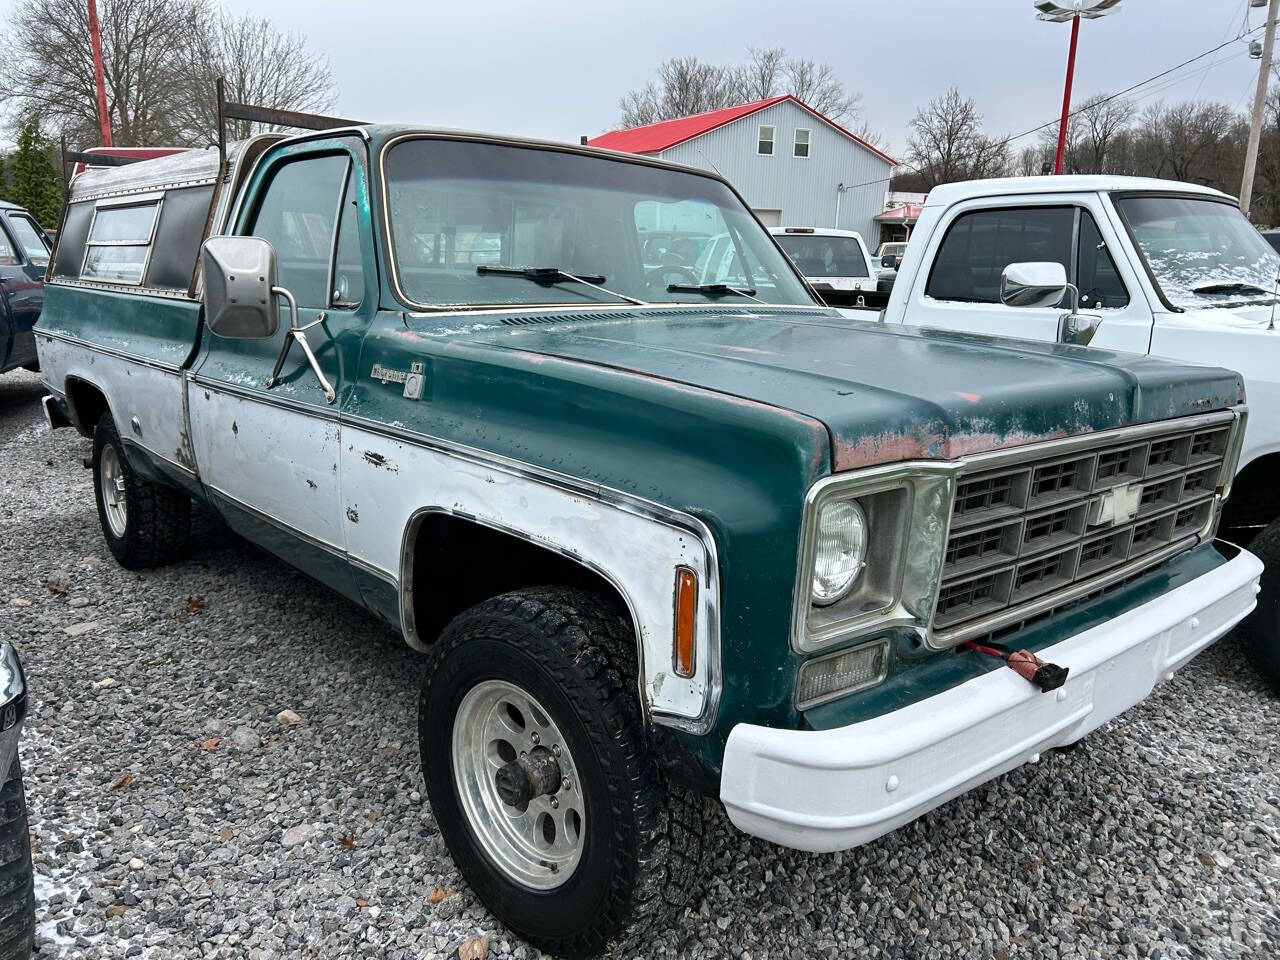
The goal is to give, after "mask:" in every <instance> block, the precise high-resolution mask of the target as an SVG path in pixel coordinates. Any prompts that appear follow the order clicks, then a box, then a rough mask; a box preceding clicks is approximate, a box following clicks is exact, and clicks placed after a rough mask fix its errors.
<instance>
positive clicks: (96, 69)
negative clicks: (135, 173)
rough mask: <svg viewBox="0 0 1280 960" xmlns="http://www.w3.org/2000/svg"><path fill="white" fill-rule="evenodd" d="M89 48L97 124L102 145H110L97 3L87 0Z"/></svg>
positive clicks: (109, 123)
mask: <svg viewBox="0 0 1280 960" xmlns="http://www.w3.org/2000/svg"><path fill="white" fill-rule="evenodd" d="M89 48H90V50H92V52H93V82H94V84H95V85H96V86H97V88H98V124H99V126H101V128H102V145H103V146H104V147H109V146H111V115H110V114H109V113H107V84H106V81H105V79H104V78H103V75H102V34H101V32H100V31H99V30H98V4H97V3H96V2H95V0H89Z"/></svg>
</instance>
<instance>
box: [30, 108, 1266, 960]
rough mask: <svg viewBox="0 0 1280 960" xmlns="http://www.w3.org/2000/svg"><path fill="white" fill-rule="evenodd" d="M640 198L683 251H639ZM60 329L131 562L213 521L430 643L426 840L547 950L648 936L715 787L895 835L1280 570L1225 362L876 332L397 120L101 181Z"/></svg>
mask: <svg viewBox="0 0 1280 960" xmlns="http://www.w3.org/2000/svg"><path fill="white" fill-rule="evenodd" d="M654 206H656V207H658V208H660V212H661V213H662V217H661V221H660V222H663V223H677V222H679V223H686V222H696V223H705V224H707V225H708V232H709V238H710V239H709V240H708V242H707V244H706V247H705V248H704V250H703V252H702V254H700V255H699V258H698V262H696V263H695V264H694V266H693V267H688V266H685V265H683V264H665V265H660V266H658V267H652V268H650V267H648V266H647V265H646V264H645V263H644V257H643V255H642V251H641V244H640V233H641V231H640V230H639V228H638V226H637V222H636V217H637V216H638V212H639V211H640V210H641V209H645V210H648V209H649V208H651V207H654ZM210 213H211V214H212V215H211V216H209V214H210ZM655 219H656V218H655ZM207 223H211V224H212V232H213V234H214V235H213V236H210V237H208V238H207V239H206V237H205V229H206V224H207ZM482 228H483V230H482ZM490 228H494V231H495V232H494V235H495V236H496V237H498V239H499V249H498V251H497V253H498V257H497V262H496V263H492V262H490V263H481V264H478V265H473V264H469V263H459V262H458V261H457V260H456V259H454V258H445V259H444V260H439V259H430V258H428V257H427V254H426V252H425V248H424V247H423V245H422V244H421V243H418V242H415V241H414V238H415V237H422V236H429V235H433V234H435V233H437V232H438V233H440V234H442V235H453V236H459V235H466V234H468V233H476V232H483V231H487V230H489V229H490ZM317 238H320V239H321V241H322V242H316V240H317ZM108 240H109V242H108ZM198 251H200V253H199V257H198V258H197V252H198ZM197 260H198V263H199V267H198V269H197ZM281 304H283V305H284V307H285V309H282V307H281ZM1032 312H1033V311H1032ZM37 334H38V340H39V349H40V358H41V363H42V369H43V377H44V379H45V382H46V384H47V386H48V390H49V396H48V397H47V399H46V407H45V409H46V413H47V415H48V417H49V420H50V423H51V425H53V426H65V425H68V424H70V425H74V426H75V428H76V429H78V430H79V431H80V432H81V433H82V434H83V435H85V436H86V437H92V439H93V458H92V466H93V478H94V489H95V498H96V502H97V509H98V516H99V519H100V521H101V526H102V532H103V536H104V538H105V540H106V544H107V546H108V548H109V549H110V550H111V552H112V554H113V555H114V556H115V557H116V558H117V560H118V561H119V562H120V563H121V564H122V565H124V566H125V567H128V568H140V567H149V566H155V565H159V564H163V563H167V562H169V561H171V560H173V559H174V558H176V557H178V556H180V555H181V553H182V550H183V546H184V543H185V541H186V539H187V535H188V530H189V521H190V513H191V501H192V500H193V499H195V500H198V501H200V502H202V503H204V504H206V505H208V506H209V507H210V508H212V509H213V510H215V511H217V512H218V513H219V514H221V515H222V516H223V517H224V518H225V520H226V521H227V522H228V523H229V524H230V525H231V526H232V527H233V528H234V529H236V530H238V531H239V532H241V533H242V534H244V535H245V536H246V537H248V538H249V539H250V540H252V541H253V542H255V543H257V544H259V545H261V546H262V547H263V548H264V549H266V550H269V551H271V552H273V553H275V554H276V555H278V556H280V557H281V558H283V559H285V560H286V561H288V562H289V563H292V564H294V565H295V566H297V567H298V568H300V569H302V570H304V571H306V572H307V573H309V574H310V575H311V576H312V577H314V578H315V579H316V580H318V581H320V582H321V583H324V584H327V585H328V586H330V587H331V588H333V589H334V590H336V591H337V592H338V593H340V594H343V595H345V596H347V597H350V598H351V599H352V600H354V601H355V602H357V603H360V604H362V605H364V606H365V607H367V608H368V609H370V610H371V611H374V613H375V614H377V615H379V616H381V617H382V618H383V619H384V620H385V621H386V622H387V623H388V624H389V625H390V626H391V627H392V628H394V629H396V630H398V631H400V632H401V633H402V634H403V636H404V638H405V640H406V641H407V642H408V643H409V644H410V645H411V646H413V647H414V648H416V649H419V650H422V651H424V652H425V653H426V657H425V661H426V670H425V675H424V679H423V683H422V688H421V696H420V701H419V715H418V735H419V745H420V750H421V757H422V768H423V774H424V777H425V781H426V787H427V793H428V795H429V797H430V803H431V808H432V811H433V814H434V817H435V822H436V823H437V824H438V826H439V828H440V831H441V833H442V834H443V837H444V839H445V842H446V843H447V844H448V847H449V850H450V852H451V854H452V856H453V858H454V860H455V862H456V864H457V865H458V868H459V870H460V871H461V872H462V874H463V875H464V876H465V877H466V879H467V881H468V882H469V884H470V885H471V888H472V889H473V890H474V891H475V893H476V895H477V896H478V897H479V898H480V899H481V900H482V901H483V902H484V903H485V904H487V905H488V907H489V908H490V909H491V910H492V911H493V912H494V914H495V915H496V916H497V917H498V918H499V919H501V921H502V922H503V923H505V924H507V925H508V926H509V927H511V928H512V929H513V930H515V931H517V932H519V933H520V934H521V935H523V936H525V937H526V938H528V939H529V940H531V941H532V942H533V943H534V944H536V945H537V946H538V947H539V948H540V949H542V950H545V951H547V952H550V953H554V954H567V955H583V954H588V953H592V952H596V951H599V950H603V949H606V948H611V949H618V950H621V951H622V952H625V953H635V952H640V953H643V952H644V949H643V946H642V945H640V944H642V941H640V940H638V939H637V938H638V937H640V936H641V935H642V932H643V931H644V930H645V929H646V927H648V926H650V925H652V924H653V923H655V922H661V921H662V920H663V919H664V918H667V917H670V916H671V915H672V914H673V912H674V911H677V910H679V909H680V908H681V907H682V905H683V904H684V903H686V902H687V901H688V899H689V898H690V897H691V896H693V895H694V894H695V893H696V892H697V891H698V890H699V887H700V882H701V881H700V879H699V878H700V876H701V869H702V867H703V866H704V865H705V862H706V853H705V848H704V843H705V841H706V836H707V832H708V824H707V821H706V820H705V819H704V818H705V817H706V816H707V815H708V814H709V813H710V808H709V804H708V798H718V800H719V801H720V803H722V804H723V805H724V807H725V808H727V810H728V814H729V817H730V819H731V820H732V822H733V823H734V824H736V825H737V827H738V828H739V829H741V830H744V831H746V832H748V833H750V834H753V835H756V836H759V837H763V838H766V839H768V840H771V841H774V842H777V843H781V844H784V845H787V846H791V847H797V848H800V849H804V850H837V849H842V848H847V847H851V846H856V845H858V844H861V843H865V842H867V841H870V840H872V839H874V838H875V837H878V836H880V835H881V834H884V833H886V832H888V831H890V830H893V829H896V828H897V827H899V826H901V825H903V824H905V823H908V822H910V821H911V820H913V819H915V818H916V817H918V816H920V815H921V814H923V813H924V812H926V811H928V810H930V809H932V808H934V807H936V806H938V805H939V804H941V803H943V802H945V801H946V800H948V799H950V798H952V797H954V796H956V795H958V794H960V793H962V792H964V791H965V790H968V789H970V788H972V787H974V786H976V785H978V784H980V783H983V782H984V781H987V780H989V779H991V778H992V777H995V776H997V775H999V774H1000V773H1003V772H1005V771H1007V770H1010V769H1012V768H1014V767H1017V766H1019V765H1020V764H1023V763H1026V762H1029V761H1034V760H1036V759H1037V758H1038V757H1039V755H1040V754H1041V753H1042V752H1043V751H1045V750H1048V749H1050V748H1054V747H1058V746H1063V745H1066V744H1070V743H1072V742H1075V741H1077V740H1079V739H1080V738H1081V737H1083V736H1085V735H1086V734H1088V733H1089V732H1090V731H1091V730H1093V729H1095V728H1096V727H1097V726H1098V725H1100V724H1102V723H1105V722H1107V721H1109V720H1111V719H1112V718H1114V717H1116V716H1117V715H1119V714H1121V713H1122V712H1123V711H1124V710H1125V709H1127V708H1128V707H1129V706H1131V705H1132V704H1134V703H1136V702H1138V701H1140V700H1142V699H1143V698H1144V697H1146V696H1147V695H1148V694H1149V693H1150V692H1151V690H1152V688H1153V687H1154V686H1155V684H1156V683H1157V682H1158V681H1159V680H1160V679H1161V678H1164V677H1167V676H1169V675H1170V674H1171V673H1172V672H1173V671H1174V670H1176V669H1178V668H1179V667H1181V666H1182V665H1183V664H1184V663H1186V662H1187V661H1188V660H1189V659H1190V658H1191V657H1193V656H1194V655H1195V654H1196V653H1198V652H1199V651H1200V650H1202V649H1204V648H1205V647H1206V646H1207V645H1209V644H1210V643H1212V642H1213V641H1214V640H1215V639H1217V638H1218V637H1219V636H1221V635H1222V634H1223V633H1225V632H1226V631H1227V630H1229V629H1230V628H1231V627H1232V626H1233V625H1234V624H1235V623H1236V622H1237V621H1239V620H1240V619H1241V618H1242V617H1244V616H1246V615H1247V614H1248V612H1249V611H1250V610H1251V609H1252V608H1253V606H1254V592H1255V589H1256V586H1257V579H1258V576H1259V574H1260V572H1261V569H1262V568H1261V564H1260V563H1259V562H1258V561H1257V560H1256V559H1255V558H1254V557H1252V556H1251V555H1250V554H1249V553H1248V552H1246V551H1244V550H1240V549H1238V548H1235V547H1231V546H1227V545H1223V544H1218V543H1215V542H1214V533H1215V530H1216V526H1217V521H1218V515H1219V512H1220V508H1221V504H1222V502H1223V500H1224V498H1225V497H1226V495H1227V492H1228V488H1229V487H1230V483H1231V477H1232V475H1233V467H1234V465H1235V458H1236V455H1237V452H1238V445H1239V440H1240V436H1241V426H1242V423H1243V417H1244V413H1245V408H1244V405H1243V403H1242V399H1243V389H1242V383H1241V380H1240V377H1239V376H1238V375H1237V374H1235V373H1232V372H1229V371H1227V370H1223V369H1218V368H1212V367H1204V366H1192V365H1186V364H1179V363H1174V362H1172V361H1157V360H1153V359H1149V358H1146V357H1134V356H1132V355H1127V354H1118V353H1107V352H1101V351H1088V352H1085V351H1077V350H1064V349H1063V348H1062V347H1060V346H1058V345H1056V344H1043V345H1033V344H1028V343H1023V342H1020V343H1015V344H1009V343H1002V342H1000V341H998V340H992V341H991V342H989V343H988V342H983V341H979V340H975V339H974V338H972V337H968V336H960V335H952V334H946V333H938V332H935V331H927V332H926V331H915V330H907V329H903V328H898V329H894V330H890V329H887V328H886V327H885V326H884V325H880V324H873V323H859V322H850V321H848V320H845V319H843V318H841V317H840V316H839V315H838V314H836V313H835V312H834V311H832V310H830V309H828V308H826V307H824V306H822V305H821V304H819V303H817V302H816V301H815V300H814V299H813V298H812V296H811V294H810V293H809V290H808V288H807V287H806V285H805V284H804V281H803V278H802V277H801V276H800V275H799V274H798V273H797V272H796V270H795V268H794V266H793V265H792V264H791V262H790V261H789V260H788V259H787V258H786V257H785V256H784V255H783V254H782V252H781V251H780V250H779V249H778V247H777V246H776V244H775V243H774V242H773V240H772V238H771V237H770V236H769V235H768V233H767V232H766V231H765V230H764V229H763V228H762V227H761V226H760V225H759V222H758V221H757V220H756V218H755V217H754V216H753V215H752V213H751V211H750V210H749V209H748V208H747V206H746V204H745V203H744V202H743V200H742V198H741V197H740V196H739V195H738V194H737V193H736V192H735V191H734V189H733V188H732V187H731V186H730V185H729V184H728V183H727V182H725V181H724V180H722V179H720V178H719V177H718V176H714V175H712V174H709V173H707V172H705V171H701V170H695V169H691V168H684V167H678V166H674V165H670V164H666V163H663V162H659V161H655V160H653V159H650V158H648V157H636V156H633V155H629V154H614V153H611V152H608V151H602V150H596V149H592V148H589V147H579V146H576V145H575V146H569V145H564V144H559V143H541V142H526V141H517V140H513V139H511V138H507V137H487V136H484V135H479V134H476V135H460V134H457V133H449V132H444V131H432V130H423V129H417V128H406V127H392V126H368V127H358V128H352V129H340V130H328V131H318V132H313V133H308V134H305V135H301V136H297V137H291V138H287V139H279V138H278V136H277V135H266V136H263V137H259V138H255V139H254V140H251V141H249V142H248V143H247V144H243V145H240V146H238V147H232V148H231V149H230V152H229V155H228V157H227V162H226V165H225V166H224V165H222V164H220V162H219V157H218V154H217V152H216V151H212V150H209V151H205V150H198V151H192V152H190V153H188V154H183V155H181V157H169V158H165V159H164V160H155V161H147V162H143V163H136V164H133V165H130V166H127V167H123V168H108V169H94V168H91V169H89V170H88V171H86V172H85V173H83V174H81V175H79V176H77V177H76V178H75V179H74V180H73V182H72V184H71V189H70V197H69V205H68V209H67V213H66V216H65V221H64V226H63V229H62V231H61V236H60V240H59V243H58V247H57V249H56V251H55V258H54V264H53V267H52V270H51V281H50V285H49V296H48V302H47V304H46V307H45V312H44V315H43V316H42V318H41V320H40V324H39V326H38V328H37ZM1144 484H1148V485H1150V487H1151V489H1152V491H1154V492H1155V493H1156V494H1158V496H1156V497H1155V498H1148V497H1146V496H1144V495H1143V485H1144ZM979 641H980V643H978V642H979ZM280 642H282V643H284V642H295V643H296V642H300V641H298V640H297V639H296V638H282V639H281V640H280ZM242 668H243V669H245V670H252V669H253V664H252V663H247V662H246V663H245V664H243V665H242ZM1170 735H1171V736H1174V735H1176V733H1171V734H1170ZM1028 802H1032V803H1034V802H1035V801H1034V800H1029V801H1028ZM1081 826H1082V828H1084V827H1087V824H1082V825H1081ZM628 944H630V946H628ZM638 945H640V946H638Z"/></svg>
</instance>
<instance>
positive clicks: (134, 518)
mask: <svg viewBox="0 0 1280 960" xmlns="http://www.w3.org/2000/svg"><path fill="white" fill-rule="evenodd" d="M93 492H94V496H95V498H96V499H97V501H98V520H99V522H100V523H101V524H102V533H103V536H104V537H105V538H106V540H107V547H108V548H110V550H111V553H112V555H113V556H114V557H115V558H116V560H118V561H119V562H120V565H121V566H123V567H128V568H129V569H131V570H136V569H141V568H144V567H158V566H161V565H163V564H166V563H171V562H173V561H174V560H177V559H178V558H179V557H180V556H181V555H182V552H183V551H184V550H185V549H186V545H187V536H188V534H189V533H190V531H191V498H190V497H188V496H187V495H186V494H185V493H182V492H181V491H179V490H175V489H173V488H172V487H167V486H164V485H163V484H159V483H153V482H152V481H150V480H147V479H145V478H143V477H140V476H139V475H138V474H137V472H136V471H135V470H134V469H133V467H132V466H131V465H130V464H129V459H128V457H127V456H126V455H125V450H124V444H122V443H121V442H120V435H119V433H118V432H117V431H116V425H115V421H114V420H112V419H111V414H110V413H104V414H103V415H102V419H101V420H99V421H98V426H97V429H95V430H94V432H93Z"/></svg>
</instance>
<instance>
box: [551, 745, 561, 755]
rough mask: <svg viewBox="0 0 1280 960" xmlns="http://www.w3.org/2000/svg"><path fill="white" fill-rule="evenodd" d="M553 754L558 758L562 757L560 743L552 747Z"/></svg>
mask: <svg viewBox="0 0 1280 960" xmlns="http://www.w3.org/2000/svg"><path fill="white" fill-rule="evenodd" d="M551 752H552V753H553V754H555V755H556V756H557V757H558V756H560V744H558V743H556V744H553V745H552V747H551Z"/></svg>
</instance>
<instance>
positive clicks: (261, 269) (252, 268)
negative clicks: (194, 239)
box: [200, 237, 280, 340]
mask: <svg viewBox="0 0 1280 960" xmlns="http://www.w3.org/2000/svg"><path fill="white" fill-rule="evenodd" d="M200 273H201V275H202V276H203V278H204V316H205V322H206V323H207V324H208V325H209V329H210V330H212V331H213V332H214V333H215V334H217V335H218V336H220V337H227V338H235V339H243V340H267V339H270V338H271V337H274V336H275V335H276V331H277V330H279V329H280V305H279V303H278V302H277V301H276V298H275V296H274V295H273V288H274V287H275V286H276V252H275V250H274V249H273V248H272V246H271V244H270V243H268V242H267V241H266V240H263V239H262V238H261V237H210V238H209V239H208V240H206V241H205V242H204V246H203V247H201V248H200Z"/></svg>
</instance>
